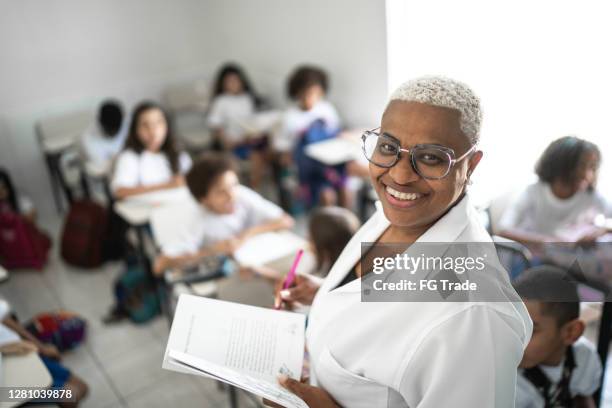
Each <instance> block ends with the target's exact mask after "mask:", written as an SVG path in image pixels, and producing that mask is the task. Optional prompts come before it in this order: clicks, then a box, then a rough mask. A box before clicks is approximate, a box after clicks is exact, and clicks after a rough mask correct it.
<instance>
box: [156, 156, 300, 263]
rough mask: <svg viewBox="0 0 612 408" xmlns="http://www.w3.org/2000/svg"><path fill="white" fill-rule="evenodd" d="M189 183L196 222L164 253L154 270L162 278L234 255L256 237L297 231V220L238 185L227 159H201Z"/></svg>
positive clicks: (188, 179)
mask: <svg viewBox="0 0 612 408" xmlns="http://www.w3.org/2000/svg"><path fill="white" fill-rule="evenodd" d="M186 181H187V187H188V188H189V191H190V192H191V194H192V196H193V198H194V199H195V201H196V204H195V205H194V206H193V208H192V212H193V214H192V222H190V223H189V225H186V226H185V228H184V233H183V234H182V237H181V238H180V239H179V240H178V241H177V242H172V243H169V244H167V245H166V246H165V247H163V248H162V255H160V256H159V257H158V258H157V259H156V260H155V263H154V268H153V269H154V271H155V273H156V274H158V275H159V274H161V273H162V272H163V271H164V270H166V269H168V268H173V267H183V266H187V265H192V264H194V263H197V262H198V261H199V260H200V259H202V258H203V257H206V256H211V255H231V254H232V253H233V252H234V250H235V249H237V248H238V246H239V245H240V244H241V243H242V242H243V241H244V240H245V239H247V238H249V237H251V236H253V235H257V234H260V233H263V232H269V231H276V230H281V229H287V228H291V227H292V226H293V219H292V218H291V217H290V216H288V215H287V214H285V213H284V212H283V210H281V209H280V208H279V207H278V206H277V205H276V204H274V203H272V202H270V201H268V200H266V199H264V198H263V197H261V196H260V195H259V194H257V193H256V192H254V191H253V190H251V189H249V188H248V187H245V186H242V185H240V184H239V181H238V175H237V174H236V167H235V164H234V162H233V160H232V159H231V158H230V157H229V156H227V155H224V154H219V153H217V154H212V153H208V154H205V155H203V156H202V158H201V159H200V160H199V161H198V162H197V163H196V164H195V165H194V166H193V168H192V169H191V170H190V171H189V173H188V174H187V176H186ZM179 235H181V234H179Z"/></svg>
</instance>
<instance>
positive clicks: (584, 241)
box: [576, 228, 606, 247]
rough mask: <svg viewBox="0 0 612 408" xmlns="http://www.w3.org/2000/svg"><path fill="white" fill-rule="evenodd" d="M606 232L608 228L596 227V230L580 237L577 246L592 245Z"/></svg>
mask: <svg viewBox="0 0 612 408" xmlns="http://www.w3.org/2000/svg"><path fill="white" fill-rule="evenodd" d="M605 234H606V230H605V229H603V228H601V229H599V228H598V229H596V230H594V231H590V232H589V233H587V234H584V235H583V236H582V237H580V238H579V239H578V240H577V241H576V246H581V247H590V246H593V245H595V242H596V241H597V238H599V237H601V236H603V235H605Z"/></svg>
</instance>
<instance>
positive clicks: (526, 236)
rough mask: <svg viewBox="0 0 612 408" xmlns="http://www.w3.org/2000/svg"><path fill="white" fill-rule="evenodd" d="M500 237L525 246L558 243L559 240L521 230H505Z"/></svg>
mask: <svg viewBox="0 0 612 408" xmlns="http://www.w3.org/2000/svg"><path fill="white" fill-rule="evenodd" d="M498 235H499V236H501V237H504V238H508V239H511V240H513V241H516V242H520V243H521V244H524V245H540V244H544V243H547V242H555V241H558V239H555V238H554V237H551V236H548V235H544V234H537V233H534V232H528V231H523V230H519V229H508V230H503V231H500V232H499V234H498Z"/></svg>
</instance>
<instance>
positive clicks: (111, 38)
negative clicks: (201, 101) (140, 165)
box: [0, 0, 387, 214]
mask: <svg viewBox="0 0 612 408" xmlns="http://www.w3.org/2000/svg"><path fill="white" fill-rule="evenodd" d="M0 59H1V60H2V64H0V163H1V164H2V165H5V166H7V167H9V169H10V170H11V172H12V174H13V176H14V178H15V179H16V181H17V183H18V184H19V186H20V187H21V188H22V189H23V190H24V191H25V193H27V194H28V195H30V196H31V197H33V199H34V200H35V202H36V204H37V205H38V206H39V208H40V209H41V210H42V211H45V210H48V211H50V213H51V214H53V212H52V211H51V210H52V209H53V206H52V204H51V203H52V200H51V195H50V189H49V183H48V177H47V173H46V169H45V167H44V165H43V163H42V161H41V158H42V155H41V153H40V149H39V147H38V145H37V143H36V139H35V136H34V122H35V121H36V120H38V119H40V118H42V117H45V116H49V115H53V114H59V113H62V112H67V111H71V110H74V109H79V108H90V109H93V108H95V106H96V105H97V103H98V102H99V101H100V100H101V99H102V98H104V97H106V96H116V97H119V98H121V99H122V100H124V101H125V102H126V103H127V104H128V105H132V104H133V103H134V102H135V101H137V100H139V99H141V98H143V97H156V96H158V95H159V91H160V90H161V89H162V88H163V87H164V85H166V84H167V83H169V82H176V81H180V80H182V79H187V78H195V77H198V76H200V77H201V76H210V75H212V74H213V73H214V71H215V70H216V69H217V68H218V66H219V65H220V64H221V63H222V62H225V61H227V60H234V61H237V62H239V63H241V64H242V65H243V66H244V67H245V68H246V69H247V71H248V72H249V74H250V76H251V77H252V80H253V82H254V83H255V85H256V87H257V88H258V89H259V90H260V91H261V92H262V93H264V94H267V95H268V96H270V97H271V98H272V100H273V102H275V103H277V104H284V103H286V100H285V98H284V84H285V81H286V77H287V75H288V74H289V72H290V71H291V69H293V68H294V67H295V66H296V65H297V64H299V63H303V62H308V63H315V64H320V65H321V66H323V67H324V68H326V69H327V70H328V71H329V74H330V77H331V93H330V99H331V100H332V101H333V102H335V103H336V104H337V106H338V108H339V110H340V113H341V115H342V116H343V118H344V119H345V121H346V123H347V124H349V125H353V126H371V125H375V124H376V122H377V121H378V120H379V114H380V112H381V111H382V109H383V107H384V103H385V98H386V90H387V89H386V87H387V64H386V61H387V58H386V46H385V7H384V1H377V0H333V1H325V0H311V1H301V0H266V1H252V0H207V1H200V0H180V1H178V0H177V1H167V0H129V1H126V0H88V1H78V0H53V1H38V0H19V1H11V0H0Z"/></svg>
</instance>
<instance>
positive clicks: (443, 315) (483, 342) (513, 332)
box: [307, 195, 532, 408]
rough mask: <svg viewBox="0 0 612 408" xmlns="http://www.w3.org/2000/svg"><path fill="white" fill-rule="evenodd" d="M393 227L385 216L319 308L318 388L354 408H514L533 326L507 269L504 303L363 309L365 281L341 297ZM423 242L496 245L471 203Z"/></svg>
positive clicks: (356, 244) (502, 281)
mask: <svg viewBox="0 0 612 408" xmlns="http://www.w3.org/2000/svg"><path fill="white" fill-rule="evenodd" d="M389 225H390V224H389V221H388V220H387V219H386V218H385V216H384V214H383V211H382V209H380V208H379V209H378V211H377V212H376V213H375V214H374V215H373V216H372V217H371V218H370V219H369V220H368V221H367V222H366V223H365V224H364V225H363V227H361V229H360V230H359V231H358V232H357V233H356V234H355V236H354V237H353V238H352V239H351V241H350V242H349V243H348V244H347V246H346V248H345V249H344V251H343V252H342V254H341V255H340V257H339V258H338V260H337V262H336V263H335V264H334V266H333V268H332V269H331V271H330V272H329V275H328V277H327V278H326V280H325V282H324V283H323V285H322V287H321V289H320V290H319V292H318V293H317V296H316V297H315V299H314V302H313V305H312V308H311V311H310V315H309V323H308V329H307V345H308V350H309V353H310V362H311V381H312V382H313V384H314V385H318V386H320V387H322V388H324V389H325V390H326V391H327V392H329V393H330V394H331V395H332V397H333V398H334V399H335V400H336V401H337V402H338V403H339V404H340V405H341V406H343V407H349V408H360V407H363V408H373V407H384V408H390V407H410V408H417V407H418V408H446V407H453V408H463V407H465V408H491V407H514V395H515V388H516V375H517V366H518V364H519V362H520V361H521V358H522V356H523V352H524V349H525V347H526V346H527V343H528V341H529V339H530V337H531V331H532V322H531V319H530V318H529V314H528V313H527V309H526V308H525V306H524V304H523V303H522V302H521V301H520V298H518V296H517V295H516V292H515V291H514V289H513V288H512V286H511V284H510V281H509V279H508V277H507V274H505V272H504V271H503V268H497V267H494V268H487V273H488V270H489V269H491V270H492V272H491V273H494V274H498V275H499V276H496V277H495V279H496V280H497V282H498V285H499V286H500V288H499V293H500V294H501V295H502V296H506V297H504V298H507V299H509V300H508V301H503V302H377V303H370V302H361V283H360V279H356V280H354V281H353V282H351V283H348V284H346V285H344V286H341V287H339V288H336V287H337V286H338V284H339V283H340V282H342V280H343V278H344V277H345V276H346V274H347V273H348V272H349V271H350V270H351V269H352V268H353V267H354V266H355V265H356V263H357V262H358V261H359V259H360V256H361V242H375V241H376V240H377V239H378V238H379V237H380V235H381V234H382V233H383V232H384V231H385V230H386V229H387V227H389ZM417 242H491V237H490V236H489V234H488V233H487V232H486V230H485V229H484V228H483V227H482V225H481V224H480V222H479V220H478V217H477V214H476V211H475V210H474V209H473V208H472V206H471V205H470V203H469V198H468V196H467V195H466V196H465V197H464V198H463V199H462V200H461V201H460V202H459V203H457V204H456V205H455V206H454V207H453V208H452V209H451V210H450V211H449V212H448V213H446V214H445V215H444V216H443V217H442V218H441V219H440V220H439V221H438V222H436V223H435V224H434V225H433V226H432V227H431V228H430V229H429V230H428V231H427V232H426V233H425V234H423V235H422V236H421V237H420V238H419V239H418V241H417ZM494 257H495V258H496V256H494ZM490 261H492V262H497V265H499V261H498V260H497V259H495V260H493V259H491V260H490ZM334 288H336V289H334Z"/></svg>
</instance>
